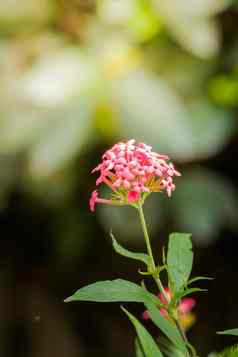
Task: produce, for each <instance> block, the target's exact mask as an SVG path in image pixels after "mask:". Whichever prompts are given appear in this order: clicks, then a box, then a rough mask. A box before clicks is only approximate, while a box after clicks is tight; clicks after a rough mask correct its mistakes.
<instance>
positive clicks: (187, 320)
mask: <svg viewBox="0 0 238 357" xmlns="http://www.w3.org/2000/svg"><path fill="white" fill-rule="evenodd" d="M164 290H165V293H166V296H167V299H165V297H164V295H163V294H159V300H160V301H161V303H162V304H163V305H165V308H161V309H160V313H161V314H162V315H163V316H164V317H166V318H168V319H169V314H168V311H167V309H166V306H168V305H169V302H170V300H171V299H172V294H171V291H170V289H169V288H165V289H164ZM195 305H196V301H195V300H194V299H192V298H187V297H186V298H183V299H181V301H180V303H179V304H178V306H177V309H176V310H177V315H178V319H179V321H180V324H181V326H182V327H183V329H184V330H187V329H188V328H189V327H191V326H192V324H193V323H194V321H195V315H194V314H193V313H191V311H192V309H193V308H194V307H195ZM142 317H143V319H144V320H149V319H150V315H149V312H148V310H145V311H144V312H143V314H142Z"/></svg>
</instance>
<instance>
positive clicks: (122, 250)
mask: <svg viewBox="0 0 238 357" xmlns="http://www.w3.org/2000/svg"><path fill="white" fill-rule="evenodd" d="M110 235H111V238H112V245H113V248H114V249H115V251H116V252H117V253H118V254H121V255H123V256H124V257H127V258H131V259H135V260H140V261H141V262H143V263H145V264H146V265H147V266H148V265H149V263H150V258H149V256H148V255H147V254H144V253H135V252H131V251H129V250H127V249H125V248H123V247H122V246H121V245H120V244H119V243H118V242H117V241H116V239H115V237H114V236H113V234H112V233H110Z"/></svg>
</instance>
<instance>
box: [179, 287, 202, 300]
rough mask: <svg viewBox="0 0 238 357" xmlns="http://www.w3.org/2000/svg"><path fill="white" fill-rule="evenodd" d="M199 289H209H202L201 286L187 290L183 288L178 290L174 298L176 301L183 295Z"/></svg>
mask: <svg viewBox="0 0 238 357" xmlns="http://www.w3.org/2000/svg"><path fill="white" fill-rule="evenodd" d="M199 291H207V289H200V288H191V289H186V290H181V291H178V292H177V293H176V294H175V295H174V299H175V300H176V301H178V300H180V299H181V298H182V297H184V296H187V295H190V294H192V293H196V292H199Z"/></svg>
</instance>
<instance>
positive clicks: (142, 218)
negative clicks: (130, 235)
mask: <svg viewBox="0 0 238 357" xmlns="http://www.w3.org/2000/svg"><path fill="white" fill-rule="evenodd" d="M138 211H139V216H140V222H141V226H142V230H143V234H144V238H145V243H146V248H147V253H148V255H149V257H150V266H149V270H152V276H153V278H154V280H155V282H156V284H157V286H158V288H159V291H160V292H161V294H162V295H163V297H164V299H165V300H166V301H167V302H168V304H169V302H170V301H169V297H168V296H167V294H166V292H165V290H164V287H163V284H162V282H161V280H160V277H159V274H158V272H157V271H156V265H155V261H154V257H153V252H152V248H151V244H150V237H149V234H148V229H147V226H146V222H145V216H144V212H143V208H142V204H139V205H138ZM174 321H175V324H176V326H177V328H178V330H179V333H180V334H181V336H182V338H183V340H184V342H185V344H186V345H187V346H188V347H189V349H190V351H191V356H192V357H196V356H197V354H196V351H195V349H194V347H193V346H192V345H191V344H190V343H189V341H188V339H187V336H186V334H185V332H184V330H183V328H182V327H181V325H180V323H179V321H178V320H174Z"/></svg>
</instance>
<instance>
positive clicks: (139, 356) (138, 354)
mask: <svg viewBox="0 0 238 357" xmlns="http://www.w3.org/2000/svg"><path fill="white" fill-rule="evenodd" d="M135 350H136V357H145V355H144V352H143V350H142V348H141V346H140V342H139V341H138V339H137V338H136V339H135Z"/></svg>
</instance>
